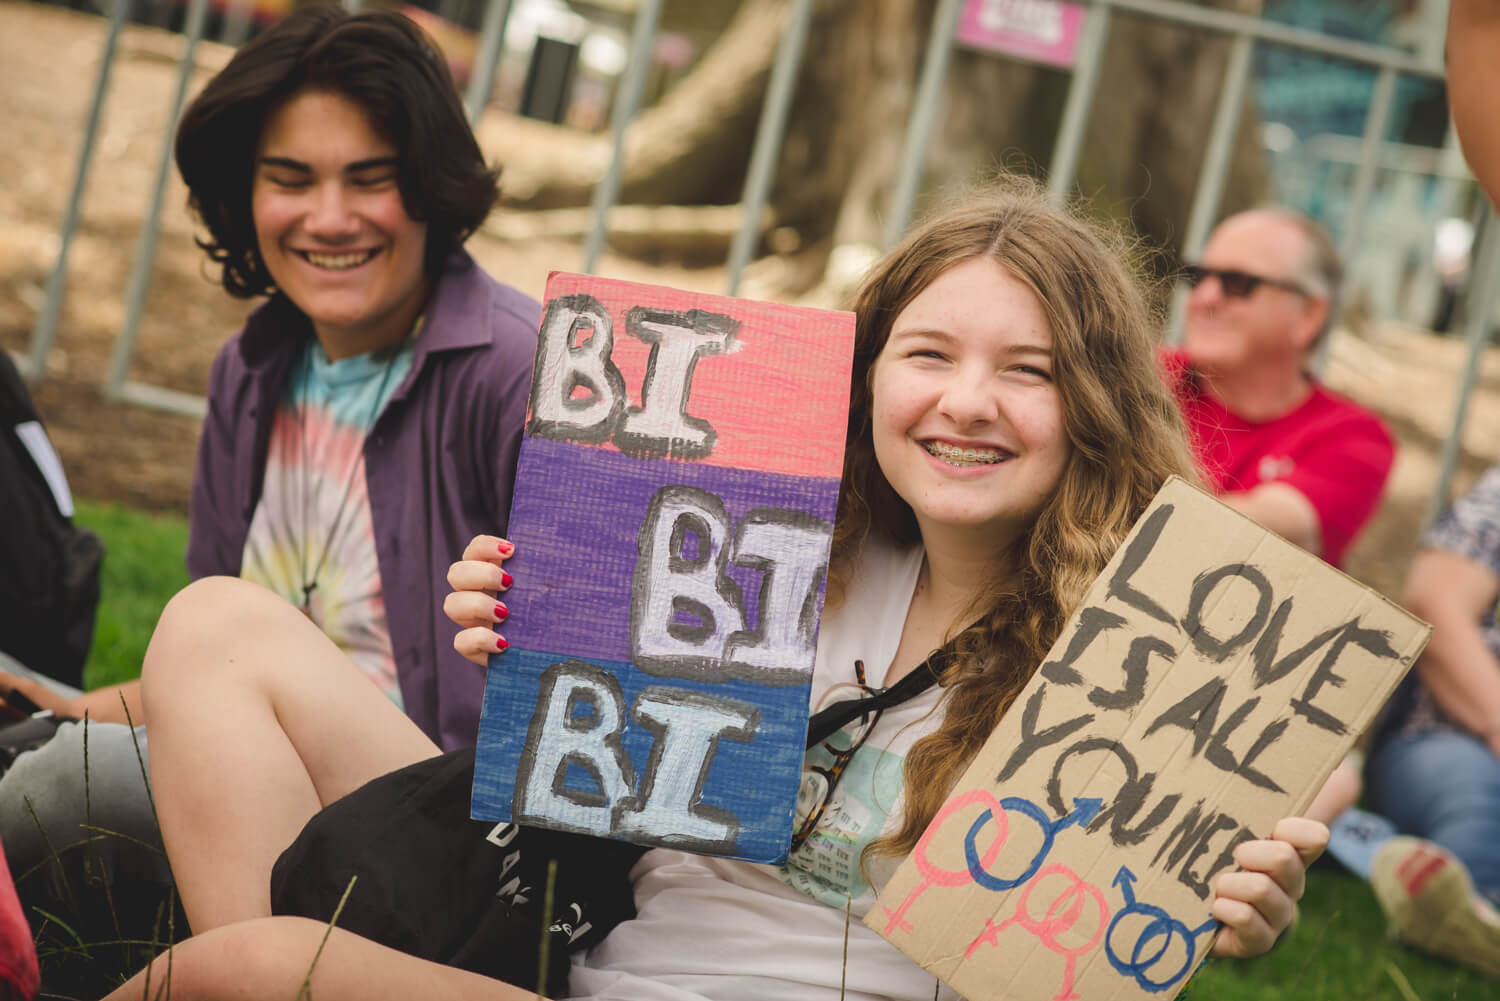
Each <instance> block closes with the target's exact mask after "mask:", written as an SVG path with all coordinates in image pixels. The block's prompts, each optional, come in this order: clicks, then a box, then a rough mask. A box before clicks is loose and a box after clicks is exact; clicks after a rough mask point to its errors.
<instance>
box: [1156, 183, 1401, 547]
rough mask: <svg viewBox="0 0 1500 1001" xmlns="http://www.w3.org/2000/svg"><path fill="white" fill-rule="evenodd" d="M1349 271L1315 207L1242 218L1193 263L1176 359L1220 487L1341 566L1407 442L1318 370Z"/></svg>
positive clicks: (1183, 400)
mask: <svg viewBox="0 0 1500 1001" xmlns="http://www.w3.org/2000/svg"><path fill="white" fill-rule="evenodd" d="M1342 271H1343V268H1342V265H1341V264H1340V262H1339V259H1338V252H1337V250H1336V249H1335V248H1334V246H1333V243H1332V241H1331V240H1330V239H1329V238H1328V234H1327V233H1326V232H1324V230H1323V229H1322V227H1320V226H1318V225H1317V224H1316V223H1314V222H1313V221H1312V220H1310V219H1308V218H1306V217H1305V216H1302V215H1300V214H1298V213H1295V212H1291V211H1289V210H1286V209H1279V208H1267V209H1256V210H1254V211H1250V212H1244V213H1241V214H1239V215H1235V216H1231V217H1230V218H1228V219H1226V220H1224V221H1223V222H1222V223H1220V224H1219V226H1218V228H1217V229H1215V230H1214V232H1213V234H1212V235H1211V236H1210V237H1209V240H1208V244H1207V246H1206V247H1204V250H1203V259H1202V261H1201V262H1199V263H1196V264H1193V265H1189V266H1188V267H1186V268H1184V269H1183V277H1184V279H1185V280H1186V281H1187V282H1188V283H1189V284H1191V285H1192V286H1193V291H1192V295H1191V296H1190V297H1189V299H1188V306H1187V322H1186V325H1185V336H1184V339H1183V344H1182V347H1181V348H1180V349H1178V350H1175V351H1169V352H1166V353H1165V354H1164V359H1163V360H1164V364H1165V367H1166V369H1167V373H1168V377H1169V378H1170V380H1171V381H1172V384H1173V387H1174V389H1175V390H1176V393H1177V398H1178V402H1179V403H1180V404H1181V405H1182V409H1183V413H1184V414H1185V416H1186V417H1187V421H1188V430H1189V433H1190V434H1191V435H1192V438H1193V445H1194V449H1195V450H1196V452H1197V454H1198V459H1199V462H1200V464H1201V465H1202V467H1203V472H1204V476H1205V478H1206V479H1207V481H1208V483H1209V485H1210V486H1211V487H1212V488H1213V489H1214V491H1215V492H1216V493H1217V494H1219V496H1220V498H1221V499H1222V500H1223V501H1224V502H1225V503H1227V504H1229V505H1230V506H1231V507H1234V508H1236V509H1237V510H1239V511H1242V512H1243V513H1245V514H1246V515H1249V516H1250V517H1251V518H1253V519H1255V521H1257V522H1259V523H1260V524H1262V525H1264V526H1265V527H1266V528H1269V529H1271V530H1272V531H1274V532H1276V533H1277V534H1279V535H1281V536H1283V537H1285V538H1286V539H1289V540H1290V541H1292V542H1295V543H1297V545H1299V546H1301V547H1302V548H1304V549H1306V550H1308V551H1309V552H1312V553H1315V554H1317V555H1319V556H1321V557H1322V558H1323V559H1325V560H1327V561H1328V562H1329V563H1331V564H1333V565H1334V566H1338V565H1340V563H1341V562H1342V560H1343V558H1344V554H1345V553H1346V552H1347V551H1348V548H1349V545H1350V543H1351V542H1352V541H1353V540H1354V537H1355V536H1356V535H1357V534H1358V532H1359V530H1360V528H1362V527H1363V526H1364V524H1365V522H1366V521H1368V520H1369V518H1370V516H1371V515H1372V514H1374V512H1375V508H1376V506H1377V504H1378V503H1379V501H1380V495H1381V491H1382V490H1383V489H1384V487H1385V481H1386V476H1387V475H1388V474H1389V473H1390V469H1391V462H1392V459H1393V458H1394V454H1395V445H1394V442H1393V440H1392V438H1391V435H1390V432H1389V431H1387V430H1386V428H1385V426H1384V425H1383V424H1382V423H1381V422H1380V419H1379V418H1377V417H1376V416H1375V415H1374V414H1372V413H1371V412H1369V411H1368V410H1365V409H1364V408H1362V407H1360V406H1359V405H1357V404H1355V403H1353V402H1352V401H1350V400H1347V399H1345V398H1344V397H1342V396H1339V395H1337V394H1335V393H1332V392H1329V391H1328V389H1326V388H1325V387H1324V386H1323V385H1321V384H1320V383H1319V382H1318V380H1317V379H1316V378H1315V377H1314V376H1313V375H1312V373H1311V371H1310V364H1311V358H1312V356H1313V354H1314V352H1315V351H1316V350H1317V347H1318V344H1319V343H1320V342H1321V340H1322V338H1323V337H1325V336H1326V335H1327V333H1328V330H1329V328H1330V327H1331V326H1332V325H1333V320H1334V315H1335V307H1336V304H1337V301H1338V287H1339V280H1340V278H1341V276H1342Z"/></svg>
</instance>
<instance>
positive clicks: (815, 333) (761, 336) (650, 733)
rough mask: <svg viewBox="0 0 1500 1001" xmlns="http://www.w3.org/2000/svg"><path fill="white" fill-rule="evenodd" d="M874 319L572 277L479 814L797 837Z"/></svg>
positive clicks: (527, 488)
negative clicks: (852, 417) (829, 582)
mask: <svg viewBox="0 0 1500 1001" xmlns="http://www.w3.org/2000/svg"><path fill="white" fill-rule="evenodd" d="M853 347H854V317H853V315H852V314H850V313H835V312H830V311H827V310H814V309H803V308H796V307H790V306H780V305H773V304H769V303H754V302H748V301H745V300H737V299H728V298H724V297H721V296H707V295H695V294H690V293H686V292H681V291H677V290H674V289H668V288H660V287H656V286H650V285H639V284H634V283H629V282H619V281H610V280H607V279H600V278H591V277H587V276H584V275H570V274H557V273H554V274H553V275H552V276H551V277H550V278H549V280H548V282H547V302H546V306H545V309H544V311H543V317H542V327H541V336H540V341H539V343H538V346H537V356H536V365H535V369H534V371H533V376H532V379H533V381H532V390H531V405H530V409H529V411H528V417H527V424H526V432H525V437H524V438H523V440H522V443H521V454H520V463H519V469H518V471H517V473H516V496H515V501H514V504H513V505H512V508H511V516H510V540H511V541H512V542H514V543H515V546H516V554H515V556H514V557H513V558H512V559H511V560H510V561H509V563H508V564H507V566H508V567H509V569H510V571H511V573H512V574H513V575H514V577H515V580H516V584H515V588H514V590H513V591H511V592H509V593H507V594H506V595H505V596H504V597H505V601H506V604H507V605H508V606H509V607H510V610H511V614H510V617H509V618H508V619H507V621H506V626H505V630H504V631H505V635H506V638H507V639H508V640H509V641H510V643H511V648H510V649H509V650H507V651H506V652H505V653H504V654H502V655H498V656H495V657H492V658H491V662H490V671H489V676H488V681H487V685H486V689H485V699H484V708H483V716H482V718H481V722H480V728H479V747H478V755H477V757H478V760H477V762H476V766H475V772H474V798H473V803H472V807H473V813H474V816H475V817H478V818H481V819H487V820H516V821H519V822H522V823H527V824H532V825H537V826H543V827H553V828H558V829H562V830H570V831H580V832H585V833H588V834H594V835H600V836H609V837H615V838H620V839H624V840H629V841H634V842H637V843H640V844H648V845H666V846H675V847H680V848H686V849H688V850H691V851H696V852H701V853H705V854H714V855H728V856H732V857H736V858H746V859H751V860H754V861H776V860H779V859H781V858H783V857H785V855H786V851H787V846H788V842H789V840H790V838H791V818H792V811H793V807H794V806H795V803H796V796H797V786H798V782H799V780H800V777H801V768H802V754H803V750H804V746H803V745H804V742H805V738H806V731H807V703H808V689H809V686H810V682H811V679H812V669H813V655H814V651H815V649H816V643H817V630H818V619H819V615H820V613H821V611H822V607H823V588H824V581H825V577H826V571H827V567H828V551H829V543H830V540H831V535H832V530H833V519H834V513H835V509H836V507H837V504H838V489H839V477H840V473H841V472H842V466H843V453H844V436H845V425H846V423H847V415H848V406H849V372H850V363H851V356H852V354H853Z"/></svg>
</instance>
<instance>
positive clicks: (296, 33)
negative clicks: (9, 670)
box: [0, 7, 539, 881]
mask: <svg viewBox="0 0 1500 1001" xmlns="http://www.w3.org/2000/svg"><path fill="white" fill-rule="evenodd" d="M177 163H178V168H179V170H180V171H181V173H182V176H183V179H184V181H185V182H186V183H187V186H188V189H189V192H190V204H191V206H192V208H193V209H194V210H195V211H196V212H197V214H198V215H199V217H200V218H201V220H202V221H203V223H204V225H205V227H206V228H207V237H206V238H205V239H201V240H200V241H199V242H200V244H201V245H202V246H203V248H204V250H205V251H206V252H207V254H208V256H209V257H210V259H212V260H213V261H215V262H216V263H218V264H220V265H222V269H223V270H222V282H223V285H224V287H225V289H226V290H227V291H228V292H229V293H230V294H231V295H234V296H236V297H239V298H252V297H255V296H260V295H268V296H269V297H270V298H269V300H268V301H267V302H265V303H264V304H262V305H261V306H259V307H258V308H256V309H255V310H254V311H253V312H252V313H251V314H250V316H249V318H248V320H247V321H246V323H245V326H244V329H242V330H241V331H240V332H239V333H238V334H236V335H235V336H234V337H233V338H231V339H230V340H229V342H228V343H227V344H226V345H225V346H224V347H223V348H222V349H221V350H220V352H219V355H218V357H217V358H216V359H215V362H214V365H213V371H212V375H211V377H210V386H209V400H208V415H207V418H206V420H205V423H204V428H203V435H202V439H201V441H200V445H199V454H198V464H197V471H196V474H195V477H194V483H193V494H192V506H191V512H190V523H191V524H190V537H189V541H188V552H187V563H188V570H189V572H190V574H191V575H192V577H194V578H195V579H197V578H202V577H207V576H211V575H233V576H238V577H242V578H245V579H247V580H251V581H254V582H256V583H259V584H261V585H263V586H265V587H266V588H268V589H269V590H271V591H273V592H275V593H277V594H278V595H280V596H281V597H283V598H285V599H286V600H288V601H290V602H292V603H293V604H295V605H297V606H298V607H299V608H301V609H302V610H303V611H304V612H305V613H306V614H307V615H308V617H309V618H310V619H312V620H313V621H314V622H315V623H317V625H318V626H319V627H320V628H321V629H322V630H323V631H324V632H325V633H326V634H327V635H328V636H329V637H330V638H332V639H333V640H334V641H335V642H336V643H337V644H338V645H339V646H340V647H341V648H343V650H344V651H345V652H346V653H347V654H348V655H349V657H350V658H351V659H352V660H353V661H354V662H355V663H356V664H357V665H358V666H359V667H360V669H361V670H362V671H364V673H365V674H366V675H367V676H368V677H369V678H370V679H371V681H372V682H373V683H375V684H376V685H377V686H378V687H379V688H380V689H381V690H382V691H383V692H384V693H385V694H386V695H388V696H389V697H390V698H391V699H392V700H393V701H394V702H396V703H397V704H398V705H400V706H402V708H403V709H404V710H405V712H406V713H407V714H408V715H409V716H410V717H411V718H412V719H413V720H414V721H415V722H416V723H417V724H418V725H419V726H420V727H421V729H422V730H423V731H424V732H425V733H426V734H427V735H428V736H429V737H430V738H431V739H432V740H433V741H434V742H436V743H437V744H438V745H439V746H441V747H443V748H445V749H452V748H455V747H460V746H464V745H467V744H471V743H472V742H473V741H474V739H475V735H476V732H477V728H478V719H479V706H480V699H481V696H482V692H483V671H482V670H481V669H480V668H478V667H476V666H474V665H473V664H471V663H469V662H468V661H466V660H465V659H464V658H463V657H461V656H459V655H458V654H457V653H456V652H455V651H454V650H453V648H452V642H451V630H450V628H448V627H447V625H446V619H444V618H443V611H442V594H441V592H440V590H439V589H440V588H441V587H442V586H443V582H444V579H445V575H446V571H447V568H448V564H449V562H450V561H451V559H452V555H453V554H454V553H456V552H461V551H462V550H463V547H464V545H465V543H466V542H467V541H468V540H469V539H470V538H471V537H472V536H473V535H475V534H476V533H478V532H480V531H492V530H494V528H495V526H502V527H503V526H504V525H505V523H506V519H507V515H508V513H509V510H510V498H511V488H512V484H513V478H514V475H515V462H516V451H517V449H518V447H519V442H520V436H521V427H522V422H523V420H524V417H525V411H526V397H527V387H528V386H529V384H530V377H531V364H532V359H533V355H534V353H535V346H536V330H537V324H538V320H539V308H538V306H537V304H536V303H535V302H534V301H533V300H531V299H530V298H528V297H526V296H525V295H523V294H521V293H520V292H517V291H516V290H514V289H512V288H509V287H507V286H505V285H502V284H500V283H499V282H496V281H495V280H494V279H492V278H491V277H490V276H489V275H487V274H485V273H484V271H483V270H481V269H480V268H479V267H478V266H477V265H476V264H475V262H474V261H473V259H472V258H471V257H469V255H468V254H467V253H466V252H465V251H464V250H463V249H462V245H463V243H464V241H465V240H466V239H467V238H468V236H469V235H470V234H472V233H473V232H474V230H475V229H476V228H477V227H478V226H479V225H480V223H481V222H482V221H483V220H484V218H485V216H486V215H487V214H488V213H489V211H490V210H491V208H492V207H493V206H494V203H495V201H496V199H497V197H498V190H497V186H496V172H495V171H494V170H492V169H491V168H490V167H488V166H487V165H486V164H485V162H484V159H483V156H482V154H481V152H480V149H479V146H478V144H477V143H476V142H475V140H474V137H473V134H472V132H471V131H470V129H469V127H468V124H467V121H466V119H465V117H464V113H463V108H462V106H461V104H460V102H459V99H458V94H457V91H456V89H455V87H454V84H453V81H452V79H451V78H450V76H449V74H448V71H447V68H446V66H445V64H444V62H443V59H442V57H441V56H440V55H439V53H438V52H437V51H436V49H435V47H434V46H433V45H432V44H431V43H430V42H429V41H428V39H427V38H426V37H425V36H424V35H423V34H422V33H421V31H420V30H419V29H418V28H417V27H416V26H415V25H414V24H412V23H411V22H410V21H409V20H407V19H406V18H405V17H404V16H402V15H400V14H396V13H393V12H378V11H377V12H367V13H361V14H354V15H351V14H348V13H346V12H344V11H343V10H341V9H339V8H337V7H313V8H306V9H303V10H300V11H297V12H296V13H294V14H292V15H291V16H289V17H288V18H287V19H286V20H284V21H283V22H281V23H280V24H278V25H277V26H275V27H274V28H272V29H271V30H269V31H267V32H266V33H264V34H262V35H260V36H259V37H257V38H256V39H255V40H254V41H252V42H250V43H249V44H247V45H246V46H245V47H244V48H242V49H241V50H240V51H239V52H238V53H237V54H236V55H235V57H234V58H233V59H232V60H231V61H230V62H229V64H228V65H227V66H226V67H225V68H224V70H223V71H221V72H220V73H219V74H218V75H217V76H216V77H214V78H213V79H212V80H211V81H209V83H208V84H207V86H206V87H205V88H204V90H203V91H202V93H201V94H200V95H199V96H198V97H197V98H196V99H195V100H194V101H193V103H192V104H191V106H190V107H189V108H188V109H187V111H186V113H185V114H184V115H183V118H182V123H181V125H180V127H179V129H178V135H177ZM496 607H497V616H498V615H503V614H504V613H503V612H502V611H500V609H502V608H503V606H502V605H500V604H498V603H497V606H496ZM224 642H225V643H226V644H230V645H232V644H233V643H234V642H235V637H234V636H233V635H226V636H225V637H224ZM4 680H5V679H3V678H0V683H3V682H4ZM138 689H139V686H138V685H136V684H134V683H132V684H129V685H126V686H123V687H121V688H118V689H109V690H102V691H98V692H90V693H87V694H86V695H84V696H82V697H80V698H78V699H75V700H70V701H59V700H56V699H55V698H53V697H49V694H48V693H45V692H37V693H35V694H33V697H34V698H36V700H37V701H38V702H39V703H42V704H44V705H48V707H49V708H53V709H55V710H56V711H58V712H59V714H66V715H70V716H74V717H81V716H82V715H83V713H84V712H85V711H87V712H88V713H89V716H90V718H91V720H95V721H97V720H116V721H123V719H124V717H125V712H124V709H125V707H126V706H128V707H129V708H130V712H131V718H132V719H133V720H134V721H135V722H136V723H141V722H143V721H144V722H145V723H146V724H147V725H148V727H149V722H150V721H149V719H144V710H143V707H142V705H141V703H140V697H139V693H138ZM28 694H32V693H28ZM38 696H40V697H38ZM81 731H82V727H81V726H77V725H75V726H66V725H65V726H64V727H63V728H62V729H61V730H60V732H59V735H58V737H57V738H55V739H54V740H53V741H52V742H51V744H49V745H48V746H47V747H45V748H42V749H41V750H38V751H35V752H31V753H30V754H29V755H27V756H23V757H22V758H21V759H19V760H18V761H17V763H16V765H15V766H14V767H13V768H12V770H11V771H10V772H9V773H8V774H7V775H6V776H5V778H4V780H3V783H0V838H3V840H4V843H5V846H6V850H7V852H8V853H9V855H10V857H11V860H12V864H13V868H14V869H15V870H16V871H17V872H18V874H19V873H21V872H24V871H26V870H28V869H29V868H31V866H32V865H33V864H34V863H36V862H37V861H39V860H40V859H42V858H45V852H46V850H47V849H46V845H45V842H44V840H43V837H42V835H41V833H40V832H39V831H38V829H37V827H38V825H37V823H36V822H35V821H33V819H32V816H31V812H30V811H31V810H32V809H33V808H34V809H35V810H36V814H37V817H38V818H39V819H40V821H41V826H43V827H44V828H46V837H47V839H48V840H50V841H51V843H52V844H53V845H56V846H60V845H70V844H74V843H76V842H83V841H86V840H89V838H90V834H89V831H88V830H86V829H81V828H80V826H79V825H81V824H82V823H83V822H84V820H85V817H86V811H90V814H91V815H90V822H91V824H92V826H93V827H94V828H99V827H102V828H105V829H108V830H112V831H118V832H120V833H122V834H125V835H128V836H129V837H128V838H102V839H95V840H94V842H93V844H92V845H91V847H90V848H89V850H90V851H91V852H94V853H96V854H97V856H98V857H99V859H100V861H99V862H95V863H92V864H93V865H94V866H96V867H98V866H102V868H103V875H104V877H105V878H106V879H108V878H111V877H112V876H113V875H114V872H115V869H116V867H118V868H119V869H120V870H122V871H124V870H129V871H130V872H131V873H132V875H136V876H141V875H143V874H144V877H145V878H146V879H147V880H148V881H155V880H165V879H166V878H167V873H166V872H165V866H164V862H163V860H162V858H161V856H160V855H159V853H156V852H152V851H150V850H149V846H157V845H159V844H160V839H159V836H158V834H157V832H156V828H155V824H154V820H153V818H152V816H151V808H150V801H149V798H148V795H147V790H146V789H145V785H144V782H143V781H142V776H141V773H140V767H139V765H138V764H137V759H136V754H135V751H134V749H133V748H132V747H131V742H132V739H135V740H137V741H139V742H140V743H141V744H142V745H143V747H144V745H145V740H144V737H145V734H146V733H147V732H148V729H146V728H137V730H136V731H135V732H134V733H132V731H130V730H129V729H128V728H126V727H124V726H108V725H98V724H94V725H91V726H90V727H89V734H88V742H89V755H88V758H89V771H90V775H89V785H90V789H91V796H92V798H93V803H92V804H91V805H90V806H89V807H86V805H85V803H84V774H83V773H84V768H83V735H82V732H81ZM28 801H29V805H28ZM131 839H135V840H136V841H139V842H140V843H141V844H140V845H137V844H136V843H135V841H132V840H131ZM143 846H146V847H143ZM52 868H53V867H47V868H46V869H44V871H43V875H48V874H49V870H50V869H52ZM51 875H52V876H53V878H54V879H55V878H56V874H51Z"/></svg>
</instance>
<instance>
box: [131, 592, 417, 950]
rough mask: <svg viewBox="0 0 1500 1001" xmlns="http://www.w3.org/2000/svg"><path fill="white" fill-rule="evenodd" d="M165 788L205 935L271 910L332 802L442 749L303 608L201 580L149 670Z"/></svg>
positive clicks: (175, 866) (160, 629)
mask: <svg viewBox="0 0 1500 1001" xmlns="http://www.w3.org/2000/svg"><path fill="white" fill-rule="evenodd" d="M142 678H143V694H144V697H145V705H146V716H147V718H148V719H149V720H150V730H151V785H152V788H153V790H154V795H155V798H156V808H157V813H158V816H159V817H160V820H161V828H162V839H163V841H164V842H165V843H166V847H167V855H168V857H169V858H170V860H171V863H172V870H173V873H174V874H175V876H176V880H177V886H178V889H179V891H180V892H181V894H182V901H183V907H184V908H185V910H186V911H187V916H188V921H189V922H190V923H191V925H192V927H193V930H194V931H195V932H200V933H201V932H204V931H207V930H209V929H211V928H216V927H219V926H220V925H225V924H229V923H231V922H235V921H242V920H245V919H248V918H256V917H264V916H267V915H269V914H270V913H271V902H270V877H271V866H272V865H273V864H274V863H275V861H276V857H277V856H278V855H279V854H280V853H281V852H282V850H283V849H285V848H286V847H287V845H289V844H291V842H292V840H293V839H294V838H295V837H296V835H297V833H298V832H299V831H300V830H301V829H302V826H303V825H304V824H305V823H306V822H307V820H308V818H310V817H311V816H312V815H313V814H314V813H316V812H317V811H318V810H319V809H320V808H321V807H322V806H323V805H324V804H327V803H331V802H332V801H334V800H335V799H338V798H339V797H341V796H343V795H345V794H346V793H349V792H352V791H353V790H354V789H356V788H358V787H359V786H361V785H363V784H364V783H365V782H368V781H369V780H370V779H372V778H375V777H376V776H379V775H384V774H385V773H387V772H390V771H394V770H395V769H397V768H402V767H404V766H406V765H409V764H411V763H413V762H416V761H420V760H422V759H424V758H428V757H431V756H432V755H434V754H437V753H438V748H437V747H436V745H434V744H433V743H432V741H430V740H428V739H427V737H426V735H425V734H423V733H422V731H421V730H419V729H418V728H417V726H416V724H414V723H413V722H412V721H411V720H409V719H408V718H407V717H406V716H405V715H404V714H402V712H401V711H400V710H399V709H397V708H396V706H395V705H394V704H392V703H391V701H390V700H389V699H387V698H386V697H385V696H384V695H382V694H381V693H380V691H379V690H378V689H376V687H375V686H374V685H372V684H371V683H370V682H369V680H368V679H366V678H365V677H364V675H362V674H361V673H360V672H359V669H358V668H356V667H355V666H354V664H353V662H351V661H350V660H349V659H348V658H347V657H345V656H344V654H343V653H342V652H341V651H340V650H339V649H338V647H336V646H334V645H333V643H332V642H331V641H329V640H328V638H327V637H326V636H324V635H323V633H322V632H321V631H319V630H318V628H317V627H316V626H314V625H313V624H312V623H311V622H309V621H308V620H307V619H306V618H305V617H304V616H303V615H302V613H301V612H299V611H297V610H296V609H295V608H293V607H292V606H291V605H289V604H287V603H286V602H285V601H283V600H282V599H280V598H278V597H276V596H275V595H273V594H271V593H270V592H269V591H266V590H264V589H262V588H260V587H257V586H256V585H254V584H248V583H246V582H244V581H241V580H236V579H234V578H229V577H214V578H208V579H205V580H201V581H198V582H196V583H194V584H192V585H190V586H189V587H187V588H186V589H184V590H183V591H182V592H181V593H180V594H178V595H177V596H176V597H175V598H173V599H172V601H171V602H170V603H169V604H168V605H167V608H166V610H165V611H164V612H163V613H162V617H161V621H160V622H159V623H158V624H157V627H156V632H155V634H154V635H153V636H152V637H151V646H150V648H149V649H148V650H147V651H146V662H145V667H144V669H143V671H142Z"/></svg>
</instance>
